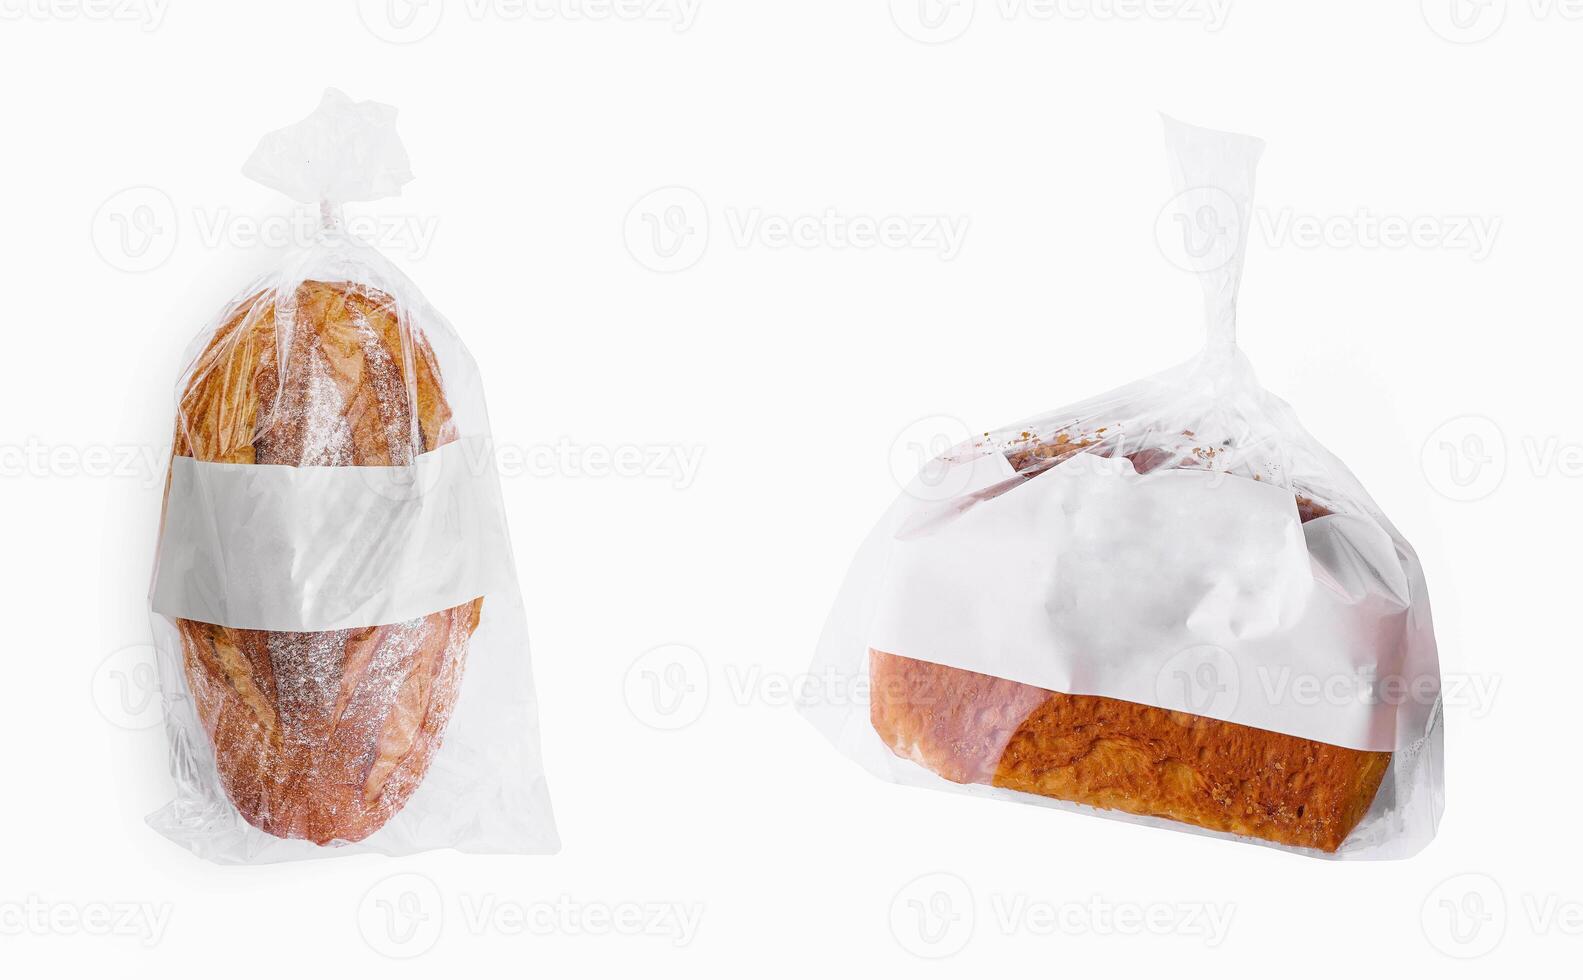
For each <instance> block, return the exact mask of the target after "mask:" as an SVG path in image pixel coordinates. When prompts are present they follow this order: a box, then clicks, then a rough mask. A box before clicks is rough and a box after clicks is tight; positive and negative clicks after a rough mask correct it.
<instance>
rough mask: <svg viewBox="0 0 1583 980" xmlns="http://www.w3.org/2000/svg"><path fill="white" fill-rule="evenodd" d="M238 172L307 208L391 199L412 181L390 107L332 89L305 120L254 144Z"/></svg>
mask: <svg viewBox="0 0 1583 980" xmlns="http://www.w3.org/2000/svg"><path fill="white" fill-rule="evenodd" d="M242 172H243V173H244V174H246V175H247V176H248V177H249V178H251V179H253V180H256V181H258V182H259V183H260V184H263V185H264V186H265V187H269V188H273V189H274V190H277V191H280V192H281V193H282V194H286V195H288V196H289V197H292V198H295V199H296V200H298V201H302V202H304V203H308V204H315V203H328V204H341V203H345V202H347V201H377V200H379V199H380V198H385V197H395V196H396V195H398V194H400V193H401V188H402V185H404V184H406V183H407V182H408V181H410V180H411V179H412V166H411V164H410V163H409V162H408V160H407V151H406V148H405V147H403V146H402V145H401V137H399V136H397V135H396V110H395V107H393V106H388V105H384V104H382V103H379V102H353V101H352V100H351V99H350V98H348V97H347V96H346V93H344V92H342V91H340V90H339V89H333V88H332V89H325V92H324V98H323V100H322V101H320V103H319V107H318V108H317V109H315V110H313V112H311V113H309V114H308V116H307V118H305V119H303V120H302V121H300V122H297V123H293V124H292V125H290V126H287V127H285V128H284V129H277V130H275V131H274V132H272V133H268V134H266V135H265V136H264V138H263V139H261V140H259V141H258V147H257V148H256V149H254V150H253V155H252V156H251V157H249V158H248V161H247V164H246V165H245V166H244V167H243V168H242Z"/></svg>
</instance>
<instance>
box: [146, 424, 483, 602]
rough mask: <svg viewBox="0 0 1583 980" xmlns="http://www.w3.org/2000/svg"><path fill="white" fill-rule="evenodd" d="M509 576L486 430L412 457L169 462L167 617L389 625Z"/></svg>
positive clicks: (163, 546) (162, 582) (161, 570)
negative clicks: (402, 461) (364, 462)
mask: <svg viewBox="0 0 1583 980" xmlns="http://www.w3.org/2000/svg"><path fill="white" fill-rule="evenodd" d="M511 581H512V563H511V546H510V543H509V539H508V538H507V532H506V520H505V511H504V506H503V503H502V500H501V497H500V483H499V479H498V477H497V476H496V473H495V467H494V456H493V453H492V450H491V448H490V444H489V441H488V440H487V439H481V438H480V439H464V440H461V441H458V442H453V443H449V444H447V445H445V446H442V447H441V448H439V449H437V450H435V451H433V452H429V453H424V454H423V455H421V456H419V457H418V458H417V460H416V461H415V463H414V464H413V465H412V466H254V465H248V464H238V463H206V462H199V461H197V460H194V459H191V458H189V457H182V456H178V457H176V458H175V459H173V460H172V461H171V479H170V493H169V496H168V498H167V500H166V505H165V521H164V527H163V528H162V530H161V534H160V542H159V567H158V569H157V570H156V572H155V578H154V589H153V597H152V604H153V609H154V611H155V612H157V613H160V614H162V615H166V616H172V617H178V618H181V619H191V620H196V621H198V622H204V623H214V624H216V625H221V626H230V627H235V628H239V629H262V630H277V631H319V630H332V629H345V628H352V627H362V626H380V625H384V624H387V623H398V622H403V621H405V620H409V619H414V618H416V617H419V616H426V615H428V614H429V613H433V612H438V611H440V610H442V609H449V608H451V607H452V606H456V605H460V604H461V603H463V602H466V601H468V600H470V599H475V598H477V597H479V596H481V595H487V594H488V593H490V592H493V591H496V590H498V589H500V588H502V587H503V586H506V585H508V584H510V583H511Z"/></svg>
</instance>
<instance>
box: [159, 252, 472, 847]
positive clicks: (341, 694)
mask: <svg viewBox="0 0 1583 980" xmlns="http://www.w3.org/2000/svg"><path fill="white" fill-rule="evenodd" d="M414 407H416V411H415V412H414ZM456 437H457V436H456V429H455V425H454V423H453V422H452V420H451V410H450V406H449V405H448V404H447V402H446V399H445V394H444V391H443V389H442V387H441V384H440V372H439V366H438V364H437V362H436V360H435V357H434V353H433V350H432V348H430V346H429V344H428V342H427V340H426V339H425V338H424V337H423V336H422V334H421V333H420V332H418V331H417V330H416V329H413V330H411V331H409V330H408V329H407V327H406V325H405V324H404V323H403V322H402V317H401V316H400V314H399V311H398V310H397V308H396V305H395V301H394V300H393V299H392V298H391V297H390V296H388V295H386V294H384V293H382V292H380V291H378V290H375V289H373V288H371V287H368V286H363V285H358V284H354V283H346V282H333V283H332V282H315V281H309V282H304V283H302V284H300V285H299V286H298V287H297V288H296V289H295V290H294V291H292V292H291V293H290V294H288V295H284V296H277V295H276V294H275V293H272V292H268V291H266V292H261V293H258V294H255V295H253V296H250V297H248V298H247V299H245V300H243V301H242V302H241V303H239V304H238V305H237V306H236V307H235V308H234V309H233V310H232V311H231V312H230V314H229V315H228V316H227V318H226V321H225V323H224V324H223V325H222V326H221V327H220V329H219V330H218V331H216V333H215V335H214V337H213V338H212V339H211V340H210V341H209V343H208V344H207V345H206V347H205V348H204V350H203V351H202V353H201V354H200V355H199V356H198V359H197V361H196V362H195V363H194V365H193V368H192V370H191V371H190V373H189V375H188V381H187V383H186V386H185V390H184V391H183V394H182V398H181V407H180V413H179V416H178V420H177V431H176V441H175V453H176V455H179V456H190V457H192V458H194V459H197V460H201V461H210V462H225V463H254V464H277V465H286V466H391V465H403V464H408V463H411V462H412V461H413V460H414V459H415V458H416V457H417V456H418V455H419V454H421V453H424V452H428V451H430V450H433V449H436V448H438V447H439V446H441V445H444V444H445V443H448V442H452V441H454V440H455V439H456ZM482 604H483V599H482V598H478V599H474V600H471V601H469V602H466V603H463V604H461V605H459V606H455V607H453V608H451V609H446V610H442V611H440V612H435V613H431V614H430V615H427V616H422V617H419V618H416V619H411V620H408V621H406V622H402V623H392V624H387V625H381V626H370V627H363V628H357V629H341V630H329V631H321V632H278V631H267V630H246V629H232V628H228V627H224V626H216V625H212V624H208V623H199V622H193V621H191V620H184V619H182V620H177V621H176V625H177V628H178V630H179V632H180V634H181V644H182V658H183V669H184V673H185V675H186V678H187V683H188V686H189V688H190V689H191V691H192V695H193V700H194V703H195V704H196V706H197V710H198V716H199V718H200V720H201V721H202V723H203V726H204V729H205V730H206V731H207V733H208V735H209V737H210V740H211V743H212V745H213V747H214V754H215V763H216V766H217V768H218V770H219V776H220V782H221V785H222V786H223V787H224V789H225V792H226V795H227V796H228V797H229V798H230V800H231V802H232V803H233V804H234V805H235V806H236V808H237V810H238V811H239V812H240V813H241V814H242V816H243V817H244V818H245V819H246V820H247V821H248V822H249V823H251V824H252V825H253V826H255V827H257V828H259V829H260V830H262V831H264V832H266V833H269V834H272V835H274V836H276V837H283V838H302V839H306V840H310V841H313V842H314V843H317V844H328V843H331V842H333V841H358V840H362V839H363V838H365V837H367V836H368V835H369V834H372V833H373V832H374V831H376V830H378V829H379V828H380V827H381V826H383V825H384V824H385V822H386V821H388V820H389V819H390V818H391V817H392V816H394V815H395V814H396V812H397V811H399V810H400V809H401V808H402V806H403V805H404V804H405V803H406V802H407V799H408V798H409V797H410V796H411V795H412V793H413V791H414V790H415V789H416V788H417V787H418V784H419V783H420V782H421V781H422V780H423V776H424V774H425V772H427V771H428V768H429V763H430V761H431V760H432V759H433V757H434V753H435V750H436V749H437V748H438V747H439V745H440V741H441V738H442V736H443V734H444V731H445V726H446V723H447V721H448V720H449V718H450V715H451V711H452V709H453V707H454V706H455V703H456V696H457V693H458V690H459V688H460V683H461V676H462V670H463V665H464V662H465V659H466V654H467V644H468V640H469V638H470V637H471V636H472V633H473V630H474V629H476V628H477V626H478V622H479V616H480V613H481V611H482Z"/></svg>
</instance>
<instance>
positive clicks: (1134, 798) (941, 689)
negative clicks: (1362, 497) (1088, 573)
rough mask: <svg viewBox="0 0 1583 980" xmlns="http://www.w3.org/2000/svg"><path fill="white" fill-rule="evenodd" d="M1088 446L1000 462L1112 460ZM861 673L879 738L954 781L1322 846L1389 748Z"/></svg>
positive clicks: (926, 673) (971, 684)
mask: <svg viewBox="0 0 1583 980" xmlns="http://www.w3.org/2000/svg"><path fill="white" fill-rule="evenodd" d="M1098 432H1100V433H1103V432H1104V430H1103V429H1100V430H1098ZM1184 434H1185V435H1189V436H1190V435H1191V433H1184ZM1024 435H1025V436H1026V437H1029V441H1030V442H1031V435H1030V434H1027V433H1025V434H1024ZM1090 447H1095V440H1094V439H1091V438H1080V439H1076V440H1074V439H1072V438H1071V437H1070V436H1068V435H1066V434H1064V433H1063V434H1059V435H1058V436H1057V437H1056V438H1054V439H1053V440H1050V441H1045V442H1040V443H1038V444H1037V445H1031V446H1029V448H1025V449H1019V450H1017V451H1015V452H1013V453H1012V454H1010V455H1009V457H1008V458H1009V460H1010V462H1011V463H1012V466H1013V467H1014V468H1015V469H1017V470H1018V471H1019V472H1024V473H1032V472H1036V471H1037V472H1042V471H1043V470H1044V469H1045V468H1047V467H1048V466H1049V465H1053V463H1054V462H1059V461H1060V460H1064V459H1066V458H1067V457H1069V456H1071V455H1073V454H1075V453H1077V452H1079V451H1081V450H1084V449H1089V451H1094V452H1098V453H1099V454H1101V455H1109V453H1108V452H1106V451H1105V450H1104V448H1103V447H1095V448H1090ZM1165 457H1166V454H1163V453H1160V454H1156V453H1154V452H1153V451H1151V450H1147V449H1146V450H1142V451H1141V452H1135V453H1133V454H1131V455H1130V456H1129V458H1130V459H1131V460H1132V461H1133V464H1134V466H1135V467H1136V468H1137V469H1138V471H1139V472H1140V473H1142V472H1148V471H1149V470H1151V469H1154V468H1155V467H1157V466H1160V465H1171V462H1172V461H1170V460H1167V459H1166V458H1165ZM1030 478H1037V477H1036V476H1033V477H1030ZM1297 509H1298V515H1299V517H1300V519H1301V520H1303V521H1305V522H1306V521H1310V520H1313V519H1315V518H1318V517H1323V516H1325V515H1327V514H1329V513H1330V511H1329V510H1328V509H1326V508H1325V507H1324V506H1323V505H1322V504H1319V503H1317V502H1316V501H1314V500H1311V499H1309V498H1308V497H1305V496H1302V495H1299V496H1298V497H1297ZM869 675H870V681H871V689H872V699H871V701H870V707H869V716H870V721H871V722H872V724H873V726H874V730H875V732H877V733H878V734H879V736H880V738H881V739H882V740H883V741H884V742H885V744H886V745H887V746H889V747H890V749H891V751H893V752H895V753H896V754H897V755H899V756H901V757H902V758H905V759H910V760H912V761H914V762H916V763H918V764H919V765H922V766H924V767H925V768H928V769H930V770H933V771H934V772H935V773H938V774H939V775H940V776H943V777H944V778H946V779H949V780H952V781H953V782H958V783H983V784H989V785H994V786H1001V787H1004V788H1006V789H1013V790H1018V791H1020V792H1024V793H1034V794H1037V795H1039V796H1048V797H1053V798H1055V799H1061V800H1070V801H1072V802H1074V803H1084V804H1087V805H1089V806H1095V807H1100V808H1103V809H1113V810H1123V811H1126V812H1127V813H1135V814H1140V815H1144V816H1153V817H1165V818H1167V819H1170V820H1178V821H1181V822H1183V823H1189V824H1194V825H1196V826H1199V827H1206V828H1209V829H1211V830H1221V831H1228V832H1230V833H1235V834H1242V835H1244V836H1248V837H1258V838H1261V839H1263V840H1268V841H1274V842H1276V843H1280V844H1290V845H1295V846H1299V847H1312V848H1317V849H1319V850H1321V851H1326V852H1334V851H1335V850H1336V849H1337V848H1339V847H1340V846H1341V843H1342V841H1344V840H1346V838H1347V835H1348V834H1350V833H1351V832H1352V830H1353V828H1355V827H1356V826H1357V825H1358V822H1359V821H1360V820H1362V819H1363V815H1364V814H1365V813H1366V812H1367V811H1368V808H1369V805H1370V804H1371V803H1372V802H1373V800H1374V795H1375V793H1376V792H1377V791H1378V790H1379V787H1380V783H1381V781H1382V780H1383V779H1384V777H1385V770H1386V768H1387V767H1388V766H1389V765H1390V761H1391V753H1389V752H1362V751H1358V750H1355V749H1346V748H1341V747H1339V746H1335V745H1327V744H1325V743H1323V742H1315V741H1311V740H1309V739H1304V738H1297V737H1294V736H1291V735H1282V734H1279V733H1277V732H1269V731H1264V730H1262V729H1257V728H1249V727H1247V726H1245V725H1237V724H1233V723H1231V722H1226V721H1219V720H1217V719H1213V718H1205V717H1202V716H1199V715H1193V714H1188V713H1186V712H1181V711H1168V710H1165V709H1162V708H1155V707H1150V706H1148V705H1142V704H1134V703H1132V702H1129V701H1118V700H1115V699H1113V698H1103V697H1093V696H1088V695H1072V694H1061V693H1057V692H1054V691H1047V690H1045V689H1043V688H1039V687H1032V686H1029V685H1027V684H1019V683H1016V682H1015V681H1009V680H1004V679H1001V678H998V677H990V676H988V675H985V674H979V673H975V672H973V671H969V670H961V669H958V668H955V667H945V666H941V665H939V664H935V663H928V662H925V661H921V660H913V659H911V658H908V657H904V656H897V655H894V654H891V653H886V652H881V651H878V650H870V651H869Z"/></svg>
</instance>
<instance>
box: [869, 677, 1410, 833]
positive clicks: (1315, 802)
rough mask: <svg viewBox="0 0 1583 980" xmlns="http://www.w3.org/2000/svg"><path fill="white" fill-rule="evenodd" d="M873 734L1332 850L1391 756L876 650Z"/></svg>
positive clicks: (1152, 809) (958, 771) (1032, 784)
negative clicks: (1003, 677)
mask: <svg viewBox="0 0 1583 980" xmlns="http://www.w3.org/2000/svg"><path fill="white" fill-rule="evenodd" d="M869 670H870V676H871V680H872V690H873V699H872V702H871V705H870V718H871V720H872V722H873V725H874V730H875V731H876V732H878V733H879V736H880V738H881V739H883V740H884V742H885V744H886V745H888V746H889V747H890V748H891V750H892V751H893V752H895V753H896V754H897V755H899V756H902V757H903V758H908V759H911V760H913V761H915V762H917V763H919V764H920V765H923V766H925V767H927V768H929V769H932V770H933V771H935V772H936V773H939V774H940V775H941V776H944V777H945V778H946V779H950V780H952V781H954V782H961V783H988V784H991V785H995V786H1002V787H1005V788H1007V789H1014V790H1019V791H1021V792H1024V793H1036V794H1038V795H1040V796H1049V797H1054V798H1056V799H1062V800H1070V801H1072V802H1074V803H1085V804H1088V805H1089V806H1095V807H1101V808H1104V809H1114V810H1124V811H1126V812H1128V813H1136V814H1142V815H1145V816H1154V817H1166V818H1168V819H1171V820H1179V821H1182V822H1183V823H1190V824H1195V825H1197V826H1199V827H1207V828H1209V829H1211V830H1223V831H1229V832H1231V833H1235V834H1243V835H1245V836H1249V837H1259V838H1262V839H1264V840H1269V841H1275V842H1277V843H1281V844H1292V845H1296V846H1299V847H1313V848H1318V849H1319V850H1322V851H1330V852H1333V851H1335V850H1336V848H1338V847H1340V846H1341V842H1342V841H1343V840H1345V839H1346V837H1347V835H1348V834H1349V833H1351V832H1352V829H1353V828H1354V827H1356V826H1357V824H1358V821H1359V820H1361V819H1362V818H1363V814H1364V813H1365V812H1366V811H1367V810H1368V807H1369V804H1370V802H1372V801H1373V799H1374V794H1375V792H1376V791H1377V790H1378V789H1379V786H1380V781H1381V780H1382V779H1383V778H1384V776H1385V769H1386V767H1387V766H1388V765H1389V764H1390V761H1391V754H1390V753H1389V752H1360V751H1357V750H1354V749H1345V748H1340V747H1338V746H1334V745H1327V744H1325V743H1323V742H1315V741H1311V740H1309V739H1304V738H1297V737H1294V736H1291V735H1282V734H1279V733H1277V732H1267V731H1263V730H1261V729H1257V728H1249V727H1247V726H1245V725H1237V724H1233V723H1231V722H1226V721H1218V720H1216V719H1213V718H1204V717H1202V716H1199V715H1193V714H1188V713H1186V712H1182V711H1167V710H1165V709H1162V708H1154V707H1149V706H1148V705H1141V704H1133V703H1131V702H1128V701H1118V700H1115V699H1113V698H1102V697H1091V696H1086V695H1072V694H1058V693H1056V692H1053V691H1046V690H1044V689H1042V688H1038V687H1031V686H1029V685H1026V684H1018V683H1015V682H1013V681H1008V680H1002V679H1000V678H997V677H989V676H987V675H985V674H978V673H974V672H972V671H967V670H960V669H957V668H954V667H943V666H941V665H939V664H933V663H927V662H925V661H921V660H913V659H910V658H907V657H898V656H893V655H891V654H888V653H882V652H880V651H878V650H871V651H870V652H869Z"/></svg>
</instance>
